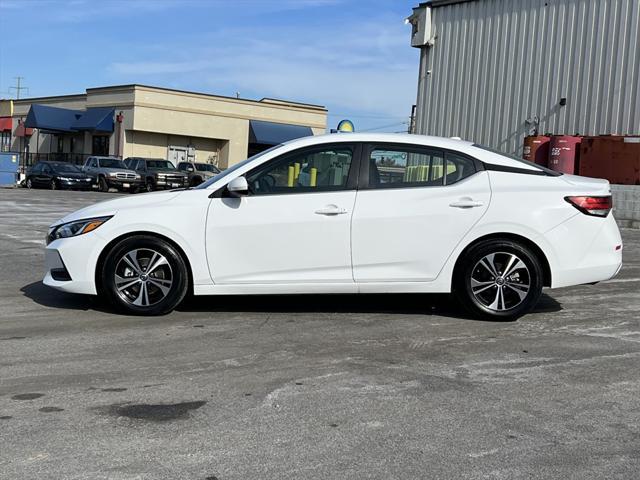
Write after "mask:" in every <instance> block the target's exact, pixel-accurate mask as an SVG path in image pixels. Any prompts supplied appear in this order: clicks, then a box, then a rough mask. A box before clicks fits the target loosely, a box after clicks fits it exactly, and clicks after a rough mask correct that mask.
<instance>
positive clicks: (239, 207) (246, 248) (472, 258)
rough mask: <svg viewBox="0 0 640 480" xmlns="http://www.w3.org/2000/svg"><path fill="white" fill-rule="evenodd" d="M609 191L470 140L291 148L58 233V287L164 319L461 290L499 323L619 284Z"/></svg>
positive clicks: (52, 235)
mask: <svg viewBox="0 0 640 480" xmlns="http://www.w3.org/2000/svg"><path fill="white" fill-rule="evenodd" d="M611 208H612V201H611V192H610V186H609V183H608V182H607V181H606V180H600V179H593V178H584V177H578V176H573V175H560V174H557V173H555V172H552V171H550V170H547V169H545V168H543V167H540V166H538V165H535V164H532V163H529V162H525V161H523V160H520V159H517V158H511V157H509V156H505V155H504V154H501V153H499V152H495V151H491V150H490V149H488V148H485V147H482V146H480V145H476V144H473V143H470V142H465V141H461V140H452V139H444V138H437V137H426V136H417V135H391V134H334V135H326V136H317V137H307V138H303V139H299V140H295V141H292V142H288V143H285V144H283V145H279V146H277V147H274V148H272V149H270V150H267V151H265V152H262V153H260V154H258V155H256V156H254V157H252V158H249V159H248V160H245V161H244V162H241V163H239V164H237V165H234V166H233V167H231V168H229V169H228V170H226V171H224V172H222V173H221V174H219V175H217V176H215V177H213V178H212V179H210V180H209V181H207V182H206V183H203V184H201V185H200V186H198V187H197V188H193V189H179V190H172V191H167V192H159V193H151V194H145V195H136V196H133V197H124V198H118V199H115V200H111V201H107V202H103V203H99V204H96V205H92V206H90V207H87V208H84V209H82V210H79V211H77V212H75V213H72V214H71V215H68V216H67V217H65V218H63V219H61V220H60V221H58V222H56V223H55V224H54V225H52V226H51V228H50V229H49V232H48V237H47V248H46V276H45V278H44V283H45V284H46V285H49V286H51V287H54V288H57V289H59V290H62V291H66V292H74V293H80V294H89V295H101V296H103V297H105V298H106V299H107V300H108V301H109V303H111V304H112V305H113V306H114V307H116V308H117V309H119V310H121V311H124V312H128V313H134V314H144V315H158V314H164V313H167V312H169V311H171V310H172V309H173V308H174V307H176V306H177V305H178V304H179V303H180V302H181V301H182V300H183V299H184V297H185V295H186V294H187V293H188V292H192V293H193V294H194V295H218V294H223V295H229V294H239V295H248V294H320V293H370V294H381V293H390V292H413V293H430V292H440V293H442V292H453V293H455V294H456V295H457V297H458V298H459V299H460V301H461V302H462V303H463V304H464V305H465V306H466V307H467V308H468V309H469V310H471V312H473V313H474V314H476V315H478V316H484V317H492V318H498V319H510V318H516V317H518V316H520V315H523V314H524V313H527V312H528V311H530V310H531V309H532V308H533V307H534V306H535V305H536V303H537V301H538V299H539V298H540V294H541V291H542V288H543V287H551V288H558V287H566V286H569V285H578V284H585V283H595V282H599V281H602V280H607V279H610V278H612V277H613V276H614V275H616V274H617V273H618V271H619V270H620V267H621V265H622V240H621V238H620V232H619V231H618V228H617V226H616V222H615V220H614V218H613V215H612V214H611Z"/></svg>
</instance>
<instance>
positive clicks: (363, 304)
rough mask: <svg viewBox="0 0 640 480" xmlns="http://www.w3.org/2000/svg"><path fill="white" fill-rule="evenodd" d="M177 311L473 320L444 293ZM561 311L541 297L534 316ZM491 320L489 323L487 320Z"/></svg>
mask: <svg viewBox="0 0 640 480" xmlns="http://www.w3.org/2000/svg"><path fill="white" fill-rule="evenodd" d="M176 310H178V311H181V312H268V313H288V312H290V313H314V312H318V313H359V314H362V313H372V314H374V313H387V314H402V315H411V314H414V315H439V316H442V317H451V318H460V319H467V320H479V321H487V320H480V319H478V318H475V317H472V316H471V315H469V313H467V311H466V310H464V309H463V308H462V306H460V305H459V304H458V303H457V301H456V300H455V298H454V297H453V296H452V295H447V294H384V295H374V294H360V295H351V294H343V295H329V294H324V295H247V296H240V295H238V296H233V295H230V296H208V297H190V298H188V299H187V300H185V302H183V303H182V304H181V305H179V306H178V307H177V308H176ZM560 310H562V306H561V305H560V303H558V302H557V301H556V300H554V299H553V298H551V297H550V296H548V295H546V294H544V293H543V294H542V297H541V298H540V301H539V302H538V305H537V306H536V308H535V309H534V311H533V313H549V312H558V311H560ZM489 321H490V320H489Z"/></svg>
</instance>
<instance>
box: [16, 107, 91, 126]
mask: <svg viewBox="0 0 640 480" xmlns="http://www.w3.org/2000/svg"><path fill="white" fill-rule="evenodd" d="M82 113H83V112H82V111H80V110H69V109H67V108H58V107H49V106H47V105H38V104H37V103H34V104H33V105H31V108H30V109H29V113H28V114H27V119H26V120H25V121H24V125H25V127H27V128H39V129H41V130H50V131H54V132H73V131H74V130H73V128H72V127H71V126H72V125H73V124H74V123H75V122H76V121H77V120H78V119H79V118H80V117H81V116H82Z"/></svg>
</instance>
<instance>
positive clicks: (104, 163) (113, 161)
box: [99, 158, 127, 168]
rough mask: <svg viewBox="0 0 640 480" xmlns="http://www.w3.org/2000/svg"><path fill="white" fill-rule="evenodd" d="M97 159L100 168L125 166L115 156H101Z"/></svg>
mask: <svg viewBox="0 0 640 480" xmlns="http://www.w3.org/2000/svg"><path fill="white" fill-rule="evenodd" d="M99 161H100V166H101V167H102V168H127V166H126V165H125V164H124V162H123V161H122V160H118V159H117V158H101V159H100V160H99Z"/></svg>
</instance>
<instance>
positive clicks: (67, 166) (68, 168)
mask: <svg viewBox="0 0 640 480" xmlns="http://www.w3.org/2000/svg"><path fill="white" fill-rule="evenodd" d="M51 168H53V171H54V172H56V173H80V172H81V170H80V169H79V168H78V167H76V166H75V165H73V164H71V163H52V164H51Z"/></svg>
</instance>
